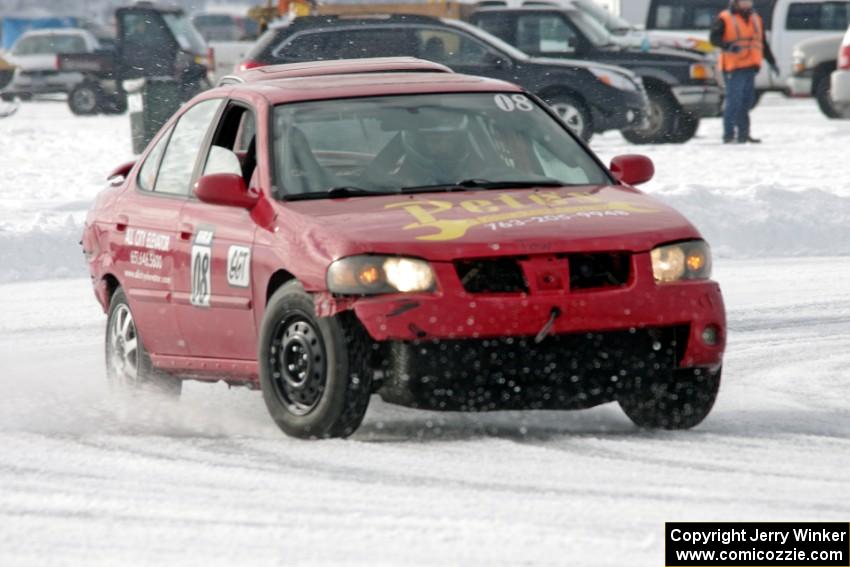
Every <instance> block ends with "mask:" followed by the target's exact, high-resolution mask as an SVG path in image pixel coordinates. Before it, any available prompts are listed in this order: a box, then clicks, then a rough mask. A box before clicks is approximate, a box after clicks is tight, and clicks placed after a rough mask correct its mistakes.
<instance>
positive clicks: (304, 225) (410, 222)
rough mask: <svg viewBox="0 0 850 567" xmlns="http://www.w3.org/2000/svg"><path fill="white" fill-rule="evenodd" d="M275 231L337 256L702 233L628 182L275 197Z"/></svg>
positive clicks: (542, 249)
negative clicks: (304, 198) (301, 198)
mask: <svg viewBox="0 0 850 567" xmlns="http://www.w3.org/2000/svg"><path fill="white" fill-rule="evenodd" d="M275 207H276V208H277V213H278V221H277V222H278V225H279V227H280V229H279V230H280V232H279V234H288V235H290V236H289V238H293V239H295V240H296V241H297V242H293V244H296V245H297V246H298V248H300V249H302V250H311V251H312V252H313V253H315V254H318V255H320V256H324V257H326V259H328V260H331V261H332V260H335V259H337V258H340V257H344V256H348V255H352V254H365V253H378V254H380V253H388V254H403V255H411V256H417V257H421V258H426V259H429V260H434V261H450V260H454V259H457V258H469V257H482V256H503V255H525V254H530V253H563V252H579V251H582V252H588V251H612V250H629V251H633V252H642V251H647V250H650V249H652V248H653V247H655V246H657V245H659V244H661V243H664V242H671V241H675V240H685V239H690V238H700V235H699V232H698V231H697V230H696V229H695V228H694V227H693V226H692V225H691V224H690V223H689V222H688V221H687V220H686V219H685V218H684V217H683V216H682V215H681V214H679V213H678V212H676V211H674V210H673V209H671V208H670V207H667V206H666V205H664V204H662V203H661V202H659V201H657V200H655V199H653V198H651V197H649V196H647V195H645V194H644V193H641V192H639V191H637V190H634V189H631V188H629V187H624V186H598V187H582V188H576V187H569V188H562V189H550V188H546V189H540V190H535V189H522V190H506V191H505V190H488V191H467V192H461V193H428V194H416V195H405V196H401V195H388V196H386V197H384V196H379V197H357V198H346V199H321V200H312V201H294V202H293V201H290V202H278V203H276V204H275Z"/></svg>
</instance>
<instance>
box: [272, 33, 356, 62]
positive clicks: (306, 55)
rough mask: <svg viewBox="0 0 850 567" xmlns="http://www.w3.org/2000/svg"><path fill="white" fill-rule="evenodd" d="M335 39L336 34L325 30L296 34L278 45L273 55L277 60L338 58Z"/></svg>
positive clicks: (337, 43)
mask: <svg viewBox="0 0 850 567" xmlns="http://www.w3.org/2000/svg"><path fill="white" fill-rule="evenodd" d="M337 39H338V38H337V37H336V35H334V34H332V33H327V32H310V33H303V34H298V35H295V36H294V37H292V38H291V39H290V40H288V41H286V42H285V43H283V45H281V46H280V47H278V48H277V49H276V50H275V52H274V57H275V59H276V60H277V61H286V62H300V61H322V60H325V59H338V58H339V57H340V55H339V49H338V48H337V46H338V45H339V42H338V41H337Z"/></svg>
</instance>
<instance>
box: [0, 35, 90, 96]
mask: <svg viewBox="0 0 850 567" xmlns="http://www.w3.org/2000/svg"><path fill="white" fill-rule="evenodd" d="M98 47H99V44H98V41H97V39H96V38H95V37H94V36H93V35H92V34H91V33H89V32H87V31H85V30H81V29H57V30H34V31H29V32H27V33H25V34H24V35H22V36H21V37H20V38H19V39H18V40H17V41H16V42H15V44H14V45H13V46H12V50H11V51H10V52H9V55H7V56H6V59H7V61H8V62H9V63H11V64H12V65H14V66H15V67H17V69H15V73H14V76H13V78H12V81H11V82H10V83H9V84H8V85H7V86H6V88H5V89H3V93H2V96H3V99H4V100H11V99H13V98H15V97H18V98H21V99H29V98H31V97H32V96H33V95H37V94H48V93H68V92H70V91H71V90H72V89H73V88H74V86H75V85H77V84H78V83H79V82H80V81H81V80H82V75H81V74H80V73H73V72H64V71H60V70H59V68H58V65H57V56H58V54H60V53H92V52H94V51H95V50H96V49H97V48H98Z"/></svg>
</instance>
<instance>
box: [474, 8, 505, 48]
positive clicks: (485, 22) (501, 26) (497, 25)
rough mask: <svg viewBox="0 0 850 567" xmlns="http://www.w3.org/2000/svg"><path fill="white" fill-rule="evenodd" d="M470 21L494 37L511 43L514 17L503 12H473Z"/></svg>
mask: <svg viewBox="0 0 850 567" xmlns="http://www.w3.org/2000/svg"><path fill="white" fill-rule="evenodd" d="M472 23H474V24H475V25H476V26H478V27H479V28H481V29H482V30H484V31H486V32H487V33H490V34H493V35H495V36H496V37H498V38H500V39H503V40H505V41H507V42H508V43H511V42H512V41H514V31H515V30H514V26H515V22H514V18H513V17H512V16H511V15H510V14H505V13H502V14H500V13H486V12H485V13H479V14H475V16H474V18H473V20H472Z"/></svg>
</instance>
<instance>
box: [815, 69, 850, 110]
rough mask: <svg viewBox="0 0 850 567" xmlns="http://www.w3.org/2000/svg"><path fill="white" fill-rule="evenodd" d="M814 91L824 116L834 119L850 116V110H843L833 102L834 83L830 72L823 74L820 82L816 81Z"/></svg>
mask: <svg viewBox="0 0 850 567" xmlns="http://www.w3.org/2000/svg"><path fill="white" fill-rule="evenodd" d="M814 91H815V98H816V99H817V101H818V107H819V108H820V111H821V112H822V113H823V114H824V116H826V117H827V118H832V119H841V118H850V112H842V110H841V109H839V108H837V107H836V106H835V103H833V102H832V85H831V82H830V75H829V74H825V75H821V77H820V78H819V79H818V82H817V83H815V89H814Z"/></svg>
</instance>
